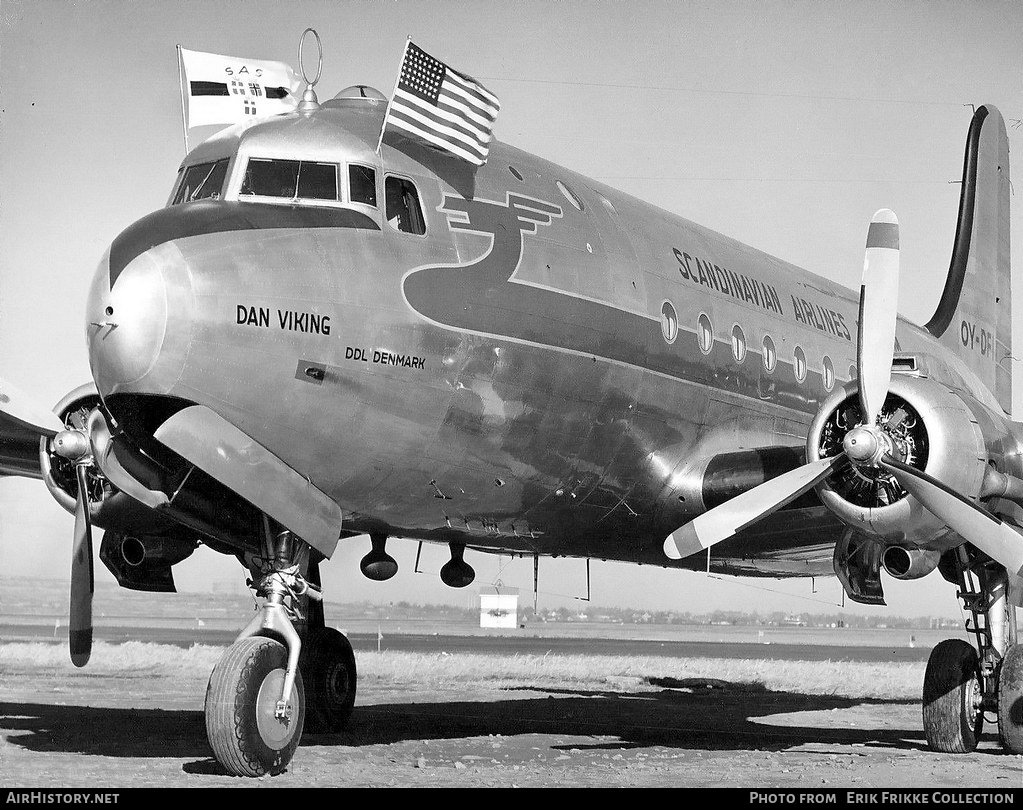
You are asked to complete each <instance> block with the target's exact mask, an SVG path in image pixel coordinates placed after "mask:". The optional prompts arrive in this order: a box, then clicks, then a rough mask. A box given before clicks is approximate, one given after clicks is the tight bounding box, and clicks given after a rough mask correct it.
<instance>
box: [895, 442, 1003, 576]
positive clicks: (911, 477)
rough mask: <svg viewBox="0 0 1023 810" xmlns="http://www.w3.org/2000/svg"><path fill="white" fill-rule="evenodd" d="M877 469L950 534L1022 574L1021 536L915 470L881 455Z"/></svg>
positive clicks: (992, 516)
mask: <svg viewBox="0 0 1023 810" xmlns="http://www.w3.org/2000/svg"><path fill="white" fill-rule="evenodd" d="M881 466H882V467H884V468H885V469H886V470H888V472H890V473H891V474H892V475H894V476H895V478H896V480H897V481H898V482H899V483H900V484H902V486H903V488H904V489H905V490H906V491H907V492H909V493H910V494H911V495H912V496H913V497H914V498H916V499H917V500H918V501H920V503H922V504H923V505H924V506H925V507H926V508H927V509H928V511H930V512H931V513H933V514H934V515H935V516H937V517H938V518H940V519H941V520H943V521H944V522H945V525H946V526H948V527H949V528H950V529H952V531H954V532H956V533H957V534H958V535H959V536H960V537H962V538H963V539H964V540H966V541H967V542H969V543H972V544H973V545H975V546H976V547H977V548H979V549H980V550H981V551H983V552H984V553H985V554H987V555H988V556H989V557H990V558H991V559H992V560H995V561H996V562H998V563H1000V564H1001V565H1004V566H1005V567H1006V568H1007V569H1008V570H1009V573H1010V574H1013V575H1016V576H1019V575H1020V573H1021V572H1023V535H1021V534H1020V533H1019V532H1018V531H1016V530H1015V529H1013V528H1012V527H1011V526H1009V524H1007V523H1004V522H1002V521H1001V520H999V519H998V518H997V517H995V516H994V515H992V514H991V513H990V512H988V511H986V510H984V509H981V508H980V507H979V506H978V505H977V504H975V503H973V501H970V500H967V499H966V498H964V497H963V496H962V495H960V494H959V493H957V492H954V491H952V490H951V489H949V488H948V487H946V486H945V485H944V484H942V483H941V482H940V481H938V480H936V479H934V478H932V477H931V476H929V475H927V474H926V473H924V472H922V471H921V470H918V469H916V468H915V467H910V466H909V465H908V464H903V463H902V462H900V461H896V460H895V459H893V458H892V457H891V456H885V457H884V458H883V459H882V461H881Z"/></svg>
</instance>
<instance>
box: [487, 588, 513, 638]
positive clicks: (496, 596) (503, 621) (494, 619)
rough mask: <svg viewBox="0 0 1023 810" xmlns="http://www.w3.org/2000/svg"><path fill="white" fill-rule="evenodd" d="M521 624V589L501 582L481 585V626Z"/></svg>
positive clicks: (511, 626)
mask: <svg viewBox="0 0 1023 810" xmlns="http://www.w3.org/2000/svg"><path fill="white" fill-rule="evenodd" d="M518 626H519V589H518V588H509V587H507V586H505V585H502V584H501V583H497V584H496V585H482V586H480V627H510V628H512V629H514V628H516V627H518Z"/></svg>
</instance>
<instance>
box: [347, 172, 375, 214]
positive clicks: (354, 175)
mask: <svg viewBox="0 0 1023 810" xmlns="http://www.w3.org/2000/svg"><path fill="white" fill-rule="evenodd" d="M348 187H349V193H350V195H351V197H350V199H351V201H352V202H353V203H362V204H363V205H372V206H373V207H374V208H376V204H377V173H376V172H375V171H374V170H373V169H372V168H371V167H369V166H360V165H358V164H357V163H352V164H350V165H349V166H348Z"/></svg>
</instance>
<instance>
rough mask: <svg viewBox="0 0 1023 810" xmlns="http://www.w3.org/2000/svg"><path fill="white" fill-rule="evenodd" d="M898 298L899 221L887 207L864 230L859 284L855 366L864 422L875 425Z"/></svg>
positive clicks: (886, 380) (888, 369)
mask: <svg viewBox="0 0 1023 810" xmlns="http://www.w3.org/2000/svg"><path fill="white" fill-rule="evenodd" d="M898 299H899V220H898V219H897V218H896V216H895V214H894V213H892V212H891V211H889V210H888V209H887V208H883V209H881V210H880V211H878V212H877V213H876V214H874V218H873V219H872V220H871V222H870V229H869V230H868V231H867V249H866V254H865V256H864V259H863V281H862V283H861V285H860V315H859V334H858V335H857V339H856V365H857V369H858V373H859V380H860V408H861V409H862V411H863V423H864V424H874V423H876V422H877V416H878V414H879V413H880V412H881V408H882V407H884V401H885V399H886V398H887V397H888V384H889V382H890V381H891V375H892V355H893V354H894V353H895V321H896V317H897V315H898Z"/></svg>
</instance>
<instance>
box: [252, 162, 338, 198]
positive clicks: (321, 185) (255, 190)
mask: <svg viewBox="0 0 1023 810" xmlns="http://www.w3.org/2000/svg"><path fill="white" fill-rule="evenodd" d="M338 168H339V167H338V164H336V163H321V162H317V161H312V160H270V159H266V158H250V159H249V162H248V165H247V166H246V168H245V179H244V180H243V181H242V187H241V191H240V192H239V195H240V196H241V197H278V198H283V199H287V200H299V199H301V200H325V201H330V202H338V201H339V200H340V199H341V198H340V196H339V194H338Z"/></svg>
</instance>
